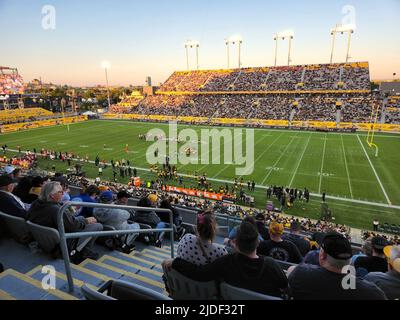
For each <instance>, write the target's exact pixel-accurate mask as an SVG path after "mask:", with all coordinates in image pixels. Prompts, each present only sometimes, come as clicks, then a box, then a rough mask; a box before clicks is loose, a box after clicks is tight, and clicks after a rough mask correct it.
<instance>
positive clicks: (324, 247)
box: [0, 170, 400, 299]
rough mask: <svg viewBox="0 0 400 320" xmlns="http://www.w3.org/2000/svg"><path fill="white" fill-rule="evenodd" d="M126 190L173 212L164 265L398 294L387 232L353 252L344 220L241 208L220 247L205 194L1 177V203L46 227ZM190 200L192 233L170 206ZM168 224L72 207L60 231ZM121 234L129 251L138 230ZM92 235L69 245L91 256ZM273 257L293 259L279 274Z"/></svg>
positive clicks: (262, 288)
mask: <svg viewBox="0 0 400 320" xmlns="http://www.w3.org/2000/svg"><path fill="white" fill-rule="evenodd" d="M74 179H75V180H74ZM72 183H79V184H80V187H82V188H83V189H82V190H81V191H80V192H79V194H75V195H72V194H71V191H70V189H69V188H70V186H71V184H72ZM272 189H273V188H272ZM275 189H276V188H275ZM275 191H276V190H275ZM277 193H278V192H273V193H272V194H273V195H276V194H277ZM132 196H135V197H138V198H140V200H139V203H138V206H139V207H144V208H168V209H171V210H172V211H173V217H174V219H173V220H174V223H173V227H174V230H176V234H175V239H176V240H178V241H179V244H178V254H177V258H176V259H175V260H167V261H164V262H163V265H164V268H166V269H169V268H173V269H176V270H177V271H178V272H180V273H182V274H183V275H185V276H187V277H189V278H191V279H194V280H197V281H211V280H223V281H225V282H227V283H229V284H231V285H233V286H238V287H241V288H245V289H249V290H253V291H256V292H259V293H263V294H268V295H272V296H275V297H283V298H287V297H291V298H293V299H386V298H388V299H395V298H398V297H399V296H400V295H399V294H400V292H399V288H400V287H398V286H397V284H398V282H399V280H398V278H399V274H400V268H399V263H398V259H399V257H400V255H399V250H398V247H395V246H394V245H395V244H396V242H394V241H393V239H388V238H384V237H382V236H380V235H377V234H369V235H366V236H368V238H367V239H366V242H365V245H364V247H363V249H362V250H361V249H360V250H358V251H355V250H354V248H352V247H351V243H350V240H351V239H350V238H349V234H348V231H349V230H348V229H347V228H346V227H344V226H341V225H337V224H334V223H329V222H324V221H316V222H312V221H311V220H309V219H298V218H295V217H289V216H285V215H283V214H281V213H277V212H273V211H264V210H258V211H253V214H252V215H250V214H248V215H245V216H244V219H243V220H242V222H241V223H240V225H238V226H237V227H236V228H235V229H232V232H231V233H232V235H231V234H230V235H229V241H228V242H227V243H226V246H225V245H222V244H216V243H215V242H214V239H215V235H216V230H217V225H216V216H215V213H217V212H218V211H217V210H218V208H217V206H214V203H212V202H210V201H204V200H200V199H196V198H191V197H187V196H182V195H174V194H169V193H165V192H163V191H162V190H150V189H147V188H143V187H133V186H126V185H121V184H117V183H111V182H109V183H104V184H102V185H101V186H96V185H94V184H91V182H90V181H89V180H87V179H85V178H82V177H73V178H72V179H71V180H68V179H67V178H66V177H64V176H63V175H62V174H56V175H55V176H52V177H41V176H34V177H32V176H23V177H21V176H19V175H18V174H17V173H16V172H15V170H12V171H10V170H8V171H6V173H5V174H3V175H1V176H0V197H1V199H0V210H1V211H2V212H5V213H6V214H10V215H15V216H19V217H23V218H25V219H27V220H29V221H31V222H33V223H37V224H41V225H43V226H47V227H51V228H57V222H56V216H57V214H56V213H57V212H58V210H59V208H60V205H61V203H62V202H64V201H68V200H72V201H77V202H100V203H106V204H110V203H116V204H119V205H124V204H125V205H126V204H127V203H128V199H129V198H130V197H132ZM185 198H186V201H185V200H183V199H185ZM200 201H203V202H202V203H200ZM190 202H192V203H191V205H192V206H193V208H196V209H200V212H198V213H197V224H196V229H195V232H194V234H193V233H191V234H187V233H185V229H184V228H182V219H181V218H180V216H179V213H178V212H176V211H175V209H174V207H173V206H182V205H183V206H185V205H189V203H190ZM84 209H86V210H84ZM168 223H169V219H168V217H166V216H165V215H163V214H161V213H155V211H151V210H150V211H149V212H147V211H143V212H142V211H141V210H140V209H137V210H131V209H126V210H123V209H89V208H83V207H77V208H75V209H74V210H72V211H70V212H68V213H67V214H66V215H65V217H64V224H65V229H66V231H67V232H77V231H80V232H90V231H101V230H103V229H104V228H105V226H107V228H109V227H112V228H114V229H116V230H126V229H130V230H139V229H142V228H148V227H151V228H164V227H167V226H168ZM150 236H154V239H155V245H161V243H162V241H163V233H162V232H161V233H156V234H154V235H153V234H150ZM120 238H121V240H120V241H122V242H121V243H122V245H121V247H120V248H115V247H114V246H113V247H112V248H113V249H118V250H122V251H124V252H130V251H131V250H134V248H135V245H134V243H135V241H138V239H140V236H137V235H136V234H131V235H129V236H126V237H120ZM95 241H96V239H95V238H93V237H92V238H90V241H87V239H85V237H82V238H80V239H79V240H78V241H77V242H76V243H75V244H74V248H79V247H80V246H83V245H84V248H83V249H82V251H79V254H80V260H79V261H82V259H86V258H91V259H97V258H98V254H97V253H96V252H94V251H93V248H94V247H93V244H94V243H95ZM100 243H101V242H100ZM69 246H72V244H69ZM70 249H71V247H70ZM73 261H75V260H74V259H73ZM280 262H285V263H292V264H294V265H293V266H292V267H290V268H289V269H288V270H287V272H286V273H285V272H284V271H283V269H282V265H281V264H280ZM348 265H352V266H354V268H355V270H356V272H357V278H354V280H355V281H356V289H355V290H353V291H352V292H351V294H349V293H348V290H344V289H343V287H340V283H342V282H341V281H342V279H343V277H344V276H345V274H343V273H342V268H343V267H346V266H348ZM328 271H329V272H328ZM327 272H328V273H327ZM352 276H353V275H352ZM354 276H355V275H354Z"/></svg>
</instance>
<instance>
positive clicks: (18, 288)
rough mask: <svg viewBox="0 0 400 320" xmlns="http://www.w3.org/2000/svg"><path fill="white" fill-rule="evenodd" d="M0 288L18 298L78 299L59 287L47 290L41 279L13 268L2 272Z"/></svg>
mask: <svg viewBox="0 0 400 320" xmlns="http://www.w3.org/2000/svg"><path fill="white" fill-rule="evenodd" d="M0 290H2V291H3V292H5V293H6V294H7V295H9V296H10V297H13V298H15V299H16V300H77V298H76V297H74V296H72V295H70V294H68V293H65V292H62V291H61V290H58V289H49V290H45V289H43V287H42V283H41V281H38V280H35V279H33V278H31V277H29V276H27V275H25V274H23V273H19V272H17V271H15V270H12V269H8V270H6V271H4V272H3V273H1V274H0Z"/></svg>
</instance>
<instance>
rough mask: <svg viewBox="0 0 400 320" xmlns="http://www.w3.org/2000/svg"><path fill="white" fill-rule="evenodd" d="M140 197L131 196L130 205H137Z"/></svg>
mask: <svg viewBox="0 0 400 320" xmlns="http://www.w3.org/2000/svg"><path fill="white" fill-rule="evenodd" d="M139 200H140V199H139V198H129V199H128V204H127V205H128V206H133V207H136V206H137V204H138V203H139Z"/></svg>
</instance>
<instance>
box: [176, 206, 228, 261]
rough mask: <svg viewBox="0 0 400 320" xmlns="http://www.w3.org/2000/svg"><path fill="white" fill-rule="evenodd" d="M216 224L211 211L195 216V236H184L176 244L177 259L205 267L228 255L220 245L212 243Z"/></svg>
mask: <svg viewBox="0 0 400 320" xmlns="http://www.w3.org/2000/svg"><path fill="white" fill-rule="evenodd" d="M216 230H217V223H216V220H215V216H214V214H213V213H212V211H205V212H204V213H201V214H199V215H198V216H197V230H196V231H197V232H196V235H192V234H186V235H185V236H184V237H183V238H182V239H181V241H179V244H178V252H177V257H179V258H181V259H183V260H185V261H187V262H191V263H193V264H195V265H198V266H199V265H200V266H201V265H205V264H207V263H211V262H213V261H214V260H216V259H218V258H220V257H222V256H224V255H226V254H228V252H227V251H226V250H225V248H224V247H223V246H221V245H218V244H216V243H213V241H214V238H215V234H216Z"/></svg>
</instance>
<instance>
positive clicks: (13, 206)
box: [0, 175, 27, 219]
mask: <svg viewBox="0 0 400 320" xmlns="http://www.w3.org/2000/svg"><path fill="white" fill-rule="evenodd" d="M15 184H16V180H14V179H13V178H12V177H11V176H9V175H2V176H0V211H2V212H4V213H6V214H9V215H11V216H15V217H20V218H24V219H26V216H27V212H26V208H25V204H24V203H23V202H22V201H21V199H20V198H18V197H17V196H15V195H13V194H12V192H13V190H14V187H15Z"/></svg>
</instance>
